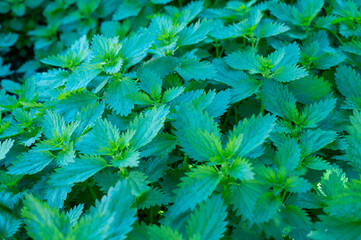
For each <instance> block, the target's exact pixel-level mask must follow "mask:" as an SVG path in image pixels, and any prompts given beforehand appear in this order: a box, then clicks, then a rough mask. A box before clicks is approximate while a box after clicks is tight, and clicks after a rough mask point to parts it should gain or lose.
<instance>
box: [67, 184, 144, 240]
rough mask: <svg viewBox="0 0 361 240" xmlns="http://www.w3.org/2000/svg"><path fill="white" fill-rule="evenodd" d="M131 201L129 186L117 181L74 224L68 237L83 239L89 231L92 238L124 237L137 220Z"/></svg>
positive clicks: (132, 199) (132, 197)
mask: <svg viewBox="0 0 361 240" xmlns="http://www.w3.org/2000/svg"><path fill="white" fill-rule="evenodd" d="M133 201H134V196H133V195H132V194H131V193H130V188H129V186H128V185H127V184H126V183H125V182H118V183H117V184H116V185H115V187H111V188H110V189H109V191H108V194H107V195H106V196H103V197H102V199H101V200H100V201H97V202H96V205H95V207H91V209H90V212H89V214H88V215H87V216H85V217H82V218H81V219H80V220H79V221H78V222H77V223H76V224H75V225H74V227H73V229H72V231H71V234H70V235H69V237H71V238H74V239H83V238H88V235H89V233H91V235H90V236H91V238H92V239H125V238H126V235H127V234H128V233H129V232H130V231H131V230H132V225H133V223H134V222H135V221H136V220H137V218H136V217H135V214H136V209H134V208H132V204H133ZM109 216H112V217H109Z"/></svg>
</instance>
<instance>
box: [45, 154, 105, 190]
mask: <svg viewBox="0 0 361 240" xmlns="http://www.w3.org/2000/svg"><path fill="white" fill-rule="evenodd" d="M106 166H107V162H106V161H105V160H104V159H103V158H101V157H97V156H80V158H77V159H75V161H74V163H70V164H69V165H67V166H65V167H63V168H59V169H57V170H56V173H55V174H52V175H51V177H50V180H49V184H51V185H54V186H63V185H71V184H74V183H78V182H84V181H85V180H87V179H88V178H90V177H91V176H93V175H94V174H95V173H97V172H99V171H100V170H102V169H103V168H104V167H106Z"/></svg>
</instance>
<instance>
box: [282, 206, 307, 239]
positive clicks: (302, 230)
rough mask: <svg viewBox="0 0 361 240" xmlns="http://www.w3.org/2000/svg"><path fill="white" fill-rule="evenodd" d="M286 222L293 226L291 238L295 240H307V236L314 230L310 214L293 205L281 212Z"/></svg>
mask: <svg viewBox="0 0 361 240" xmlns="http://www.w3.org/2000/svg"><path fill="white" fill-rule="evenodd" d="M281 215H282V218H283V219H284V221H285V222H286V223H287V224H289V225H290V226H291V232H290V234H289V235H290V237H293V238H294V239H302V240H303V239H304V240H306V239H307V234H308V233H310V232H311V230H312V222H311V219H310V217H309V216H308V214H307V213H306V212H305V211H304V210H302V209H300V208H298V207H296V206H292V205H287V206H286V208H284V209H283V210H282V211H281Z"/></svg>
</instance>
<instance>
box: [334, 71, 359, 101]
mask: <svg viewBox="0 0 361 240" xmlns="http://www.w3.org/2000/svg"><path fill="white" fill-rule="evenodd" d="M335 81H336V86H337V88H338V90H339V91H340V93H341V94H342V95H343V96H345V97H357V96H360V93H361V76H360V74H358V73H357V72H356V71H355V70H354V69H352V68H351V67H347V66H345V65H341V66H339V67H337V68H336V73H335Z"/></svg>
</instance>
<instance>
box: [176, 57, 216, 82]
mask: <svg viewBox="0 0 361 240" xmlns="http://www.w3.org/2000/svg"><path fill="white" fill-rule="evenodd" d="M175 70H176V72H177V73H178V74H179V75H180V76H181V77H182V78H184V79H185V80H186V81H189V80H191V79H194V80H198V81H199V80H201V81H204V80H206V79H212V78H213V77H214V76H215V73H216V70H215V68H214V66H213V65H212V64H211V63H209V62H207V61H200V60H199V59H196V58H189V59H185V60H183V61H182V62H181V63H180V65H178V67H176V69H175Z"/></svg>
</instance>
